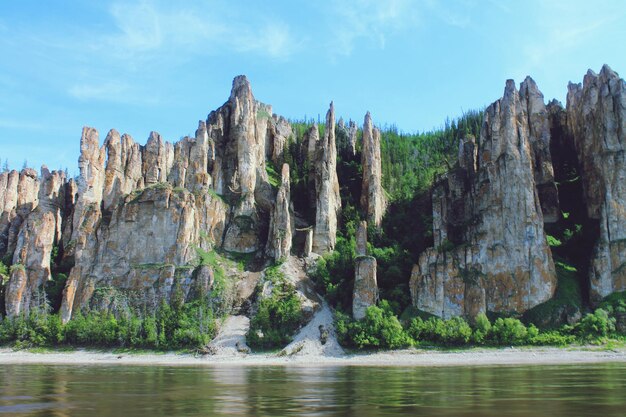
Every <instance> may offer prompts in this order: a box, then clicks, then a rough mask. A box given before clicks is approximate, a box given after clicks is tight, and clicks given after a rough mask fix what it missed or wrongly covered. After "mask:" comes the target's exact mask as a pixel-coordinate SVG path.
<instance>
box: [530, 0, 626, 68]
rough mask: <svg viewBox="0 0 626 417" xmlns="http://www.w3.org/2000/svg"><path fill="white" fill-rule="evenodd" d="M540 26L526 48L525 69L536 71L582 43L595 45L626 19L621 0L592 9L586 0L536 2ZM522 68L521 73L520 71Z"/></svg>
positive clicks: (532, 34) (531, 35) (531, 36)
mask: <svg viewBox="0 0 626 417" xmlns="http://www.w3.org/2000/svg"><path fill="white" fill-rule="evenodd" d="M534 5H535V6H536V7H534V10H536V13H537V16H536V22H537V29H536V30H533V31H530V32H529V39H527V40H526V42H525V45H524V46H523V47H522V52H523V54H524V56H525V58H526V62H525V65H524V68H523V69H522V68H520V69H519V70H523V71H525V72H526V73H532V72H535V71H536V70H538V69H541V68H542V67H543V66H545V64H546V62H550V61H551V60H558V59H559V57H563V56H566V55H567V54H571V53H574V52H575V51H576V50H577V49H578V48H581V45H583V44H585V43H587V44H594V43H595V41H594V39H595V40H598V36H604V34H605V33H606V31H607V30H608V28H611V27H614V26H615V25H616V23H617V22H619V21H620V20H621V19H623V18H624V16H625V15H626V10H624V9H623V6H622V3H621V2H617V3H615V2H610V1H609V2H603V4H602V5H601V6H602V7H600V6H599V7H596V8H592V9H590V8H588V7H587V6H586V3H576V2H570V1H567V2H558V1H555V2H547V3H543V2H536V3H534ZM519 70H518V72H519Z"/></svg>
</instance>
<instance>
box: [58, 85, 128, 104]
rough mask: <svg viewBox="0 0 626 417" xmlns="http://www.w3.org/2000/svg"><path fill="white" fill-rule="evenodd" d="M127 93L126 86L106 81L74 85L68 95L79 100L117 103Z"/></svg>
mask: <svg viewBox="0 0 626 417" xmlns="http://www.w3.org/2000/svg"><path fill="white" fill-rule="evenodd" d="M128 91H129V88H128V85H126V84H124V83H120V82H116V81H106V82H102V83H98V84H75V85H73V86H71V87H70V89H69V90H68V93H69V94H70V95H71V96H72V97H74V98H77V99H79V100H103V101H118V100H119V97H120V96H122V95H125V94H127V93H128Z"/></svg>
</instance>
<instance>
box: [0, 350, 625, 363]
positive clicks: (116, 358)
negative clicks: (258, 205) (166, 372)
mask: <svg viewBox="0 0 626 417" xmlns="http://www.w3.org/2000/svg"><path fill="white" fill-rule="evenodd" d="M611 362H612V363H616V362H617V363H626V348H623V347H620V348H617V349H611V350H608V349H607V348H606V347H595V346H594V347H576V348H567V347H566V348H554V347H546V348H524V347H520V348H513V347H511V348H497V349H484V348H481V349H479V348H476V349H467V350H454V351H438V350H426V349H407V350H398V351H383V352H373V353H362V354H361V353H358V354H345V355H341V356H324V355H293V356H278V355H277V354H266V353H257V354H247V355H244V354H241V355H205V356H198V355H194V354H191V353H171V352H168V353H143V352H115V351H92V350H83V349H78V350H75V351H58V352H55V351H54V350H53V351H50V352H43V353H38V352H30V351H26V350H12V349H11V348H0V365H69V366H72V365H131V366H172V367H177V366H181V367H185V366H203V367H204V366H206V367H214V366H297V367H302V366H305V367H325V366H389V367H399V366H402V367H407V366H411V367H442V366H498V365H529V366H532V365H575V364H595V363H611Z"/></svg>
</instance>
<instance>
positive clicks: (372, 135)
mask: <svg viewBox="0 0 626 417" xmlns="http://www.w3.org/2000/svg"><path fill="white" fill-rule="evenodd" d="M361 165H362V166H363V184H362V186H361V208H362V209H363V211H364V212H365V213H366V214H367V220H368V221H369V222H370V224H372V225H374V226H376V227H380V223H381V221H382V219H383V215H384V213H385V207H386V204H387V203H386V199H385V195H384V191H383V186H382V167H381V159H380V131H379V130H378V129H377V128H375V127H373V126H372V117H371V116H370V113H369V112H367V114H366V115H365V121H364V122H363V150H362V153H361Z"/></svg>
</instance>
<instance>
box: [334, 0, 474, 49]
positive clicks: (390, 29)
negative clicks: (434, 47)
mask: <svg viewBox="0 0 626 417" xmlns="http://www.w3.org/2000/svg"><path fill="white" fill-rule="evenodd" d="M474 6H475V2H474V0H457V1H455V2H451V1H441V0H388V1H379V0H378V1H377V0H352V1H348V0H337V1H336V2H335V3H334V9H333V14H334V15H335V19H334V21H333V22H332V24H333V25H335V29H334V35H335V36H333V38H332V39H330V42H331V45H332V47H333V48H334V49H335V50H336V52H338V53H341V54H344V55H349V54H350V53H351V52H352V50H353V49H354V47H355V43H356V41H357V40H359V39H364V40H366V41H369V42H375V43H376V44H378V46H379V47H380V48H384V47H385V43H386V41H387V38H388V37H389V36H391V35H394V34H397V33H401V32H404V31H410V30H414V29H416V28H418V27H419V26H421V25H424V24H426V23H427V21H430V20H434V21H435V22H443V23H444V24H446V25H449V26H456V27H460V28H467V27H469V25H470V24H471V20H470V13H469V12H468V10H469V9H471V8H473V7H474ZM433 18H434V19H433Z"/></svg>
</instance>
